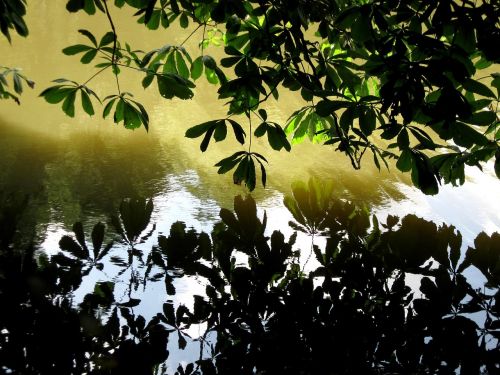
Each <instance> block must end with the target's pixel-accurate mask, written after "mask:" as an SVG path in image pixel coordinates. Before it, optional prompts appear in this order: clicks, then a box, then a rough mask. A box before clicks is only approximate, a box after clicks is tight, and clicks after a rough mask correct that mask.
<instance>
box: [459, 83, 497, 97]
mask: <svg viewBox="0 0 500 375" xmlns="http://www.w3.org/2000/svg"><path fill="white" fill-rule="evenodd" d="M462 87H463V88H464V89H466V90H467V91H470V92H473V93H475V94H479V95H482V96H486V97H488V98H493V99H495V98H496V96H495V94H494V93H493V91H491V89H490V88H489V87H488V86H486V85H485V84H483V83H481V82H479V81H475V80H473V79H470V78H469V79H467V80H466V81H465V82H464V83H463V84H462Z"/></svg>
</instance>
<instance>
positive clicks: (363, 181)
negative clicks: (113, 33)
mask: <svg viewBox="0 0 500 375" xmlns="http://www.w3.org/2000/svg"><path fill="white" fill-rule="evenodd" d="M50 3H51V2H44V1H39V2H33V4H30V6H29V9H28V11H29V13H28V17H27V23H28V25H29V27H30V34H31V35H30V36H29V38H27V39H21V38H18V37H14V38H13V42H12V46H10V45H9V44H8V43H7V41H6V40H3V39H2V40H1V44H0V56H2V61H1V63H2V65H6V66H11V67H14V66H15V67H22V69H23V73H24V74H26V75H27V76H28V77H29V78H30V79H32V80H34V81H35V82H36V88H35V90H28V91H26V92H25V93H24V94H23V95H22V97H21V105H20V106H18V105H16V104H15V103H13V102H10V101H2V103H1V105H0V149H1V150H2V158H1V159H0V191H1V192H2V194H3V196H4V197H8V196H10V195H16V196H27V197H28V204H27V207H26V209H25V212H24V213H23V216H22V218H21V223H22V226H21V229H20V230H21V235H20V238H21V239H31V238H32V237H33V236H34V238H35V243H36V245H37V249H38V250H39V251H41V252H45V253H47V254H49V255H55V254H56V253H57V252H58V251H59V244H58V243H59V240H60V239H61V237H62V236H64V235H66V234H72V230H71V228H72V225H73V224H74V223H75V222H78V221H81V222H82V223H83V226H84V228H85V233H90V231H91V230H92V228H93V226H94V225H95V224H96V223H97V222H106V223H107V224H108V227H111V225H110V218H111V216H112V215H116V214H117V212H118V208H119V206H120V203H121V202H122V200H123V199H124V198H133V199H135V198H138V197H144V198H150V199H151V200H152V202H153V205H154V209H153V213H152V218H151V224H150V225H149V226H148V230H151V235H150V236H149V237H148V239H146V240H145V241H143V243H141V244H140V245H137V249H139V250H141V249H144V251H146V250H145V249H148V248H149V249H151V247H152V246H153V245H155V244H157V237H158V236H159V235H166V236H168V234H169V231H170V227H171V225H172V224H173V223H174V222H177V221H182V222H184V223H186V224H187V226H188V227H192V228H194V229H195V230H196V231H198V232H200V231H205V232H210V231H211V229H212V227H213V226H214V225H215V223H217V222H218V221H220V218H219V212H220V209H221V208H228V209H233V202H234V197H235V196H237V195H239V194H241V195H246V194H247V190H246V189H245V188H243V187H241V186H238V185H234V184H233V183H232V178H231V176H230V175H218V174H217V169H216V168H215V167H214V164H215V163H216V162H218V161H219V160H220V159H222V158H223V157H226V156H228V155H229V154H231V153H232V152H234V151H236V150H239V145H238V144H237V143H236V142H234V143H231V142H224V144H212V145H211V146H210V148H209V149H208V151H207V152H205V153H202V152H201V151H200V150H199V143H198V140H191V139H187V138H185V137H184V133H185V131H186V130H187V129H188V128H189V127H190V126H193V125H195V124H197V123H200V122H203V121H207V120H208V119H214V118H218V117H221V116H223V115H224V114H225V110H224V108H223V107H222V106H221V103H220V101H219V100H217V93H216V88H215V87H214V86H211V85H210V84H209V83H207V82H202V80H200V81H198V82H197V84H198V87H197V88H196V91H195V99H193V100H191V101H181V100H173V101H166V100H162V99H161V98H160V96H159V95H158V94H157V92H156V91H155V89H148V90H146V91H144V90H143V89H142V87H141V86H140V78H139V77H135V76H134V75H133V73H128V72H127V73H125V76H124V79H123V81H122V85H123V86H124V87H123V90H126V91H130V92H133V93H135V94H136V95H137V97H138V98H140V101H141V102H142V103H144V104H145V106H146V107H147V109H148V111H149V113H150V118H151V123H150V130H149V132H146V131H145V130H144V129H143V128H141V129H138V130H135V131H130V130H126V129H124V128H122V127H121V126H117V125H115V124H113V123H112V122H111V121H110V120H103V119H102V118H101V116H100V115H99V114H97V115H95V116H94V117H92V118H89V117H88V116H87V115H86V114H84V113H82V111H77V115H76V117H75V118H73V119H72V118H69V117H66V116H65V115H64V113H63V112H62V111H61V109H60V108H59V106H58V105H50V104H48V103H46V102H45V101H44V100H43V99H42V98H40V97H38V94H39V93H40V91H41V90H43V89H44V88H45V87H48V86H49V85H50V81H51V80H52V79H55V78H60V77H65V78H68V79H74V80H76V81H84V80H86V79H87V78H89V77H90V76H91V75H92V72H91V71H90V69H87V68H86V67H83V66H82V65H81V64H80V63H79V62H78V59H77V58H74V57H73V58H72V57H68V56H64V55H63V54H62V53H61V50H62V49H63V48H64V47H66V46H68V45H71V44H76V43H78V42H79V41H80V38H81V35H80V34H78V33H77V29H80V28H86V29H92V30H96V33H97V34H100V33H101V34H102V33H104V32H105V31H107V30H106V23H105V22H104V21H103V19H102V17H88V16H86V15H84V14H80V13H78V14H71V15H70V14H68V13H67V12H66V11H65V9H64V7H62V6H58V7H55V6H53V5H49V4H50ZM129 18H130V13H127V11H125V10H124V11H123V14H118V13H117V14H116V23H117V30H118V33H119V34H120V36H121V37H122V38H123V39H124V40H128V41H129V42H130V44H131V45H132V46H133V47H137V48H141V49H144V50H148V49H152V48H155V47H160V46H162V45H164V44H179V43H181V42H182V41H183V40H184V38H185V36H186V35H185V33H184V32H183V31H182V30H180V29H179V30H178V29H174V30H171V31H169V32H168V33H167V32H163V33H162V32H153V31H149V30H147V29H145V28H144V27H141V26H140V25H132V24H131V23H130V21H129ZM48 20H50V21H48ZM186 48H188V49H189V50H190V51H193V53H194V54H195V51H196V48H197V47H196V41H194V40H193V41H189V42H188V44H187V46H186ZM91 87H92V88H94V89H95V91H97V92H98V93H101V94H103V95H104V94H105V93H108V92H109V93H111V91H112V90H113V78H112V77H111V76H107V77H106V78H105V79H99V80H96V81H95V82H92V85H91ZM301 102H302V100H301V98H299V97H297V96H295V95H294V94H292V93H283V95H282V97H281V99H280V101H279V102H271V103H269V105H268V106H267V110H268V113H269V114H270V116H272V118H273V120H274V121H276V122H278V123H281V124H284V123H285V122H286V119H287V118H288V116H289V115H290V114H291V113H292V112H293V111H294V110H296V109H297V108H299V107H300V106H301ZM256 150H257V151H259V152H261V153H263V154H265V155H266V157H268V160H269V169H268V176H269V177H268V184H267V186H266V188H265V189H264V188H262V187H259V186H258V187H257V189H256V190H255V191H254V192H253V193H252V196H253V198H254V199H255V201H256V204H257V207H258V208H259V216H260V217H262V215H263V212H264V211H265V212H266V214H267V217H268V232H269V234H270V233H271V231H273V230H280V231H281V232H282V233H284V235H285V237H286V238H289V237H290V236H291V235H292V233H293V232H294V231H293V230H292V228H290V227H289V225H288V222H289V221H291V220H293V216H292V214H291V213H290V212H289V211H288V210H287V208H286V207H285V206H284V204H283V198H284V197H285V196H286V195H290V194H291V185H292V183H293V182H294V181H297V180H300V181H308V180H309V178H310V177H316V178H318V179H319V180H323V181H330V182H332V183H333V189H334V195H335V197H336V198H341V199H347V200H350V201H352V202H354V203H356V204H357V205H360V206H366V207H368V208H369V209H370V210H371V212H372V213H374V214H376V215H377V216H378V217H379V219H380V221H381V222H385V218H386V217H387V216H388V215H390V214H392V215H398V216H400V217H403V216H405V215H407V214H415V215H417V216H419V217H422V218H425V219H427V220H431V221H434V222H435V223H437V224H441V223H446V224H448V225H453V226H455V227H456V228H457V229H458V230H459V231H460V232H461V233H462V236H463V245H462V247H463V249H465V248H466V247H467V246H472V244H473V241H474V239H475V238H476V236H477V235H478V234H479V233H480V232H482V231H484V232H486V234H488V235H491V234H492V233H493V232H500V214H499V213H500V200H499V199H498V197H499V196H500V181H499V180H498V179H497V178H496V177H495V175H494V171H493V167H492V165H486V166H485V167H484V171H483V172H481V171H479V170H477V169H473V168H468V169H467V179H466V183H465V184H464V185H463V186H460V187H451V186H442V187H441V188H440V193H439V194H437V195H436V196H426V195H424V194H423V193H421V192H420V191H419V190H418V189H416V188H414V187H413V186H412V185H411V180H410V177H409V176H408V175H407V174H406V175H405V174H401V173H400V172H398V171H397V169H396V168H395V166H394V165H393V166H392V168H391V170H390V171H387V170H384V169H383V170H380V171H379V170H378V169H376V167H375V166H374V164H373V163H372V162H371V160H366V161H365V162H364V164H363V166H362V168H361V170H359V171H355V170H353V168H352V167H351V164H350V162H349V160H348V159H347V158H346V157H345V156H344V155H340V154H338V153H335V152H334V151H333V149H332V148H329V147H328V146H321V145H317V144H310V143H308V142H305V143H302V144H298V145H294V146H293V147H292V151H291V152H290V153H287V152H285V151H284V150H282V151H281V152H275V151H272V150H269V148H265V144H264V143H262V144H259V143H258V142H257V144H256ZM495 197H497V198H495ZM153 223H154V226H153V225H152V224H153ZM23 231H24V232H23ZM106 236H107V237H106V238H111V237H113V235H108V234H107V235H106ZM115 237H116V236H115ZM325 243H326V240H325V239H324V238H323V239H322V238H319V239H317V244H318V245H320V247H323V246H325ZM297 244H298V246H299V247H302V248H307V249H308V248H309V247H310V238H309V237H308V236H307V235H305V234H299V236H298V239H297ZM118 246H122V247H123V248H125V249H126V248H127V246H128V245H126V244H122V245H118ZM308 256H309V251H307V252H305V253H304V254H300V260H299V263H301V264H303V263H304V262H305V260H306V259H307V258H308ZM108 272H109V270H108ZM470 277H471V278H472V279H471V280H470V282H471V284H472V285H473V286H474V287H478V286H481V285H482V282H483V278H482V276H481V275H480V274H479V273H478V272H477V273H471V274H470ZM102 278H103V275H102V273H100V271H98V270H97V269H94V270H93V271H92V273H90V275H89V277H88V278H87V279H86V280H85V282H84V283H83V284H82V287H81V289H80V290H79V292H78V293H77V294H76V297H75V298H76V300H77V301H78V302H80V301H81V300H82V298H83V296H84V295H85V294H86V293H88V292H91V291H92V290H93V289H94V284H95V282H97V281H99V280H101V279H102ZM476 278H477V279H476ZM176 287H177V293H176V296H175V299H173V301H174V303H175V304H176V305H178V304H179V301H181V302H182V303H185V304H187V305H188V306H192V305H191V304H192V302H186V301H188V300H190V298H191V296H192V295H193V294H203V293H204V288H205V285H204V284H203V283H202V282H201V281H199V280H198V279H196V278H194V279H192V280H187V281H186V280H183V281H182V282H181V281H179V283H178V284H176ZM163 289H164V286H163V284H162V285H160V286H157V285H154V286H152V287H151V288H150V289H148V291H147V293H145V294H143V295H140V293H138V294H137V295H134V296H132V297H137V296H138V295H140V298H141V299H142V300H143V302H142V303H141V305H140V307H139V310H138V311H139V312H140V313H142V314H143V315H144V316H145V317H146V319H149V318H151V316H152V314H153V312H156V311H158V308H160V309H161V305H162V304H163V303H164V300H161V299H158V297H156V296H157V295H158V294H161V293H162V291H163ZM126 291H127V285H126V283H124V285H121V286H117V290H115V292H116V294H117V295H118V294H120V293H125V294H126ZM129 292H130V291H129ZM124 297H126V295H124ZM128 297H129V298H131V296H130V293H129V296H128ZM172 298H173V297H172ZM126 299H127V298H124V300H123V301H120V302H124V301H125V300H126ZM196 329H198V327H196ZM191 334H192V336H193V337H196V332H194V333H193V332H191ZM173 350H174V351H175V349H173ZM197 350H198V349H197V346H193V345H192V343H189V344H188V351H187V352H181V351H176V354H175V355H174V356H173V358H174V359H173V360H172V361H173V362H179V361H185V362H189V360H190V357H192V356H193V355H196V351H197ZM193 353H194V354H193ZM171 358H172V357H171ZM173 362H172V363H173Z"/></svg>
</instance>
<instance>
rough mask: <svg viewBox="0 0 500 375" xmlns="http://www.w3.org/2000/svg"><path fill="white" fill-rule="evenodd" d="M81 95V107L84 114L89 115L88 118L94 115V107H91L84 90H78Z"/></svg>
mask: <svg viewBox="0 0 500 375" xmlns="http://www.w3.org/2000/svg"><path fill="white" fill-rule="evenodd" d="M80 91H81V95H82V107H83V110H84V111H85V112H87V113H88V114H89V116H93V115H94V113H95V112H94V107H93V106H92V102H91V101H90V97H89V96H88V94H87V93H86V92H85V91H84V90H80Z"/></svg>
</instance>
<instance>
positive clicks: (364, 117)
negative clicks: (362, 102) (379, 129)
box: [359, 107, 377, 136]
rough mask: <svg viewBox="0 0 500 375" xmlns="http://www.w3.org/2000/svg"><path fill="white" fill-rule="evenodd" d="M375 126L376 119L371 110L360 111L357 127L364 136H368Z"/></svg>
mask: <svg viewBox="0 0 500 375" xmlns="http://www.w3.org/2000/svg"><path fill="white" fill-rule="evenodd" d="M376 126H377V117H376V115H375V111H374V110H373V108H371V107H369V108H367V109H366V110H365V111H362V112H361V114H360V116H359V127H360V129H361V131H362V132H363V134H364V135H366V136H369V135H371V134H372V133H373V131H374V130H375V127H376Z"/></svg>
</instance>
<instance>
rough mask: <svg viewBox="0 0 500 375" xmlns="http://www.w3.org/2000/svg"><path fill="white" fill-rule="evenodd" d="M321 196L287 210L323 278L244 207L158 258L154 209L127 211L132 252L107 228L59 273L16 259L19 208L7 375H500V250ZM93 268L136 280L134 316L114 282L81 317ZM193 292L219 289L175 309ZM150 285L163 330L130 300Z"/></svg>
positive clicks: (178, 230)
mask: <svg viewBox="0 0 500 375" xmlns="http://www.w3.org/2000/svg"><path fill="white" fill-rule="evenodd" d="M322 186H324V187H325V189H326V188H328V187H327V185H321V184H317V183H314V182H310V183H309V184H299V185H296V189H295V190H297V191H296V192H294V196H293V197H289V198H286V199H287V207H292V209H295V212H292V213H293V216H294V219H295V220H296V221H297V223H295V227H296V228H297V229H300V228H304V230H307V228H309V227H310V228H313V227H314V228H316V229H317V230H320V229H321V231H322V232H323V233H325V235H326V237H327V241H326V246H325V247H324V249H320V248H319V247H318V246H314V247H313V251H314V255H315V258H316V262H315V265H314V267H313V270H312V271H310V272H304V270H303V269H301V265H300V264H298V262H297V261H296V254H295V251H296V250H295V249H294V244H295V235H292V236H291V237H290V238H288V239H286V238H285V237H284V235H283V234H282V233H280V232H278V231H274V232H272V234H270V235H268V234H267V233H268V231H266V226H267V218H266V216H265V215H264V217H263V218H259V217H258V215H257V208H256V204H255V201H254V200H253V199H252V198H251V197H250V196H247V197H241V196H238V197H236V198H235V200H234V211H230V210H227V209H222V210H221V212H220V217H221V220H222V221H221V222H220V223H219V224H216V225H215V226H214V228H213V231H212V233H211V235H210V236H209V235H208V234H206V233H198V232H196V231H195V230H194V229H188V228H186V225H185V224H183V223H180V222H177V223H174V224H173V225H172V227H171V229H170V233H169V234H168V236H159V238H158V242H157V245H155V246H153V247H152V249H151V250H150V251H148V252H147V253H143V252H142V251H139V250H137V249H136V248H135V247H134V244H135V243H136V242H137V241H140V240H141V238H143V236H148V235H150V233H147V232H148V231H147V228H148V227H149V226H150V225H151V224H150V218H151V211H152V206H151V204H152V203H149V202H150V201H149V202H148V201H146V200H133V201H131V200H127V201H124V203H123V204H122V206H121V208H120V215H119V216H118V217H117V218H116V219H115V221H114V222H115V226H116V228H117V230H118V233H119V234H120V235H121V237H122V242H123V243H124V244H126V246H128V250H126V251H125V252H124V251H123V249H124V247H123V246H122V245H120V244H119V241H118V242H117V243H114V244H113V243H110V244H108V245H107V246H103V243H104V238H105V228H104V225H103V224H101V223H98V224H96V225H95V227H94V228H93V230H92V231H91V233H90V236H89V237H87V238H90V240H88V239H86V238H85V234H84V233H83V229H82V226H81V224H76V225H75V227H74V233H75V234H74V236H65V237H63V238H62V239H61V241H60V248H61V252H60V253H58V254H57V255H54V256H52V257H51V258H50V259H49V258H48V257H47V256H45V255H40V256H38V257H37V258H34V257H33V250H32V247H27V248H24V249H13V246H12V245H11V244H12V238H13V234H14V232H15V231H14V230H12V226H10V227H9V225H8V224H9V223H12V222H13V220H14V219H15V216H10V215H9V214H7V213H8V212H9V210H8V209H7V208H8V207H6V209H4V212H5V214H4V215H3V216H1V220H2V221H1V223H0V225H1V228H2V231H1V232H0V233H1V234H2V239H1V241H0V243H1V244H2V247H1V253H0V256H1V260H0V291H1V293H0V305H1V306H3V308H2V309H0V348H1V350H0V364H1V366H2V371H4V372H6V373H33V374H49V373H50V374H54V373H60V374H70V373H89V374H132V373H133V374H159V373H169V374H173V373H175V374H246V373H251V374H254V373H258V374H350V373H353V374H360V373H363V374H370V373H373V374H380V373H384V374H385V373H390V374H408V373H455V372H460V373H463V374H474V373H481V372H488V373H492V374H493V373H496V372H498V370H499V369H500V354H499V353H500V351H499V350H498V349H499V341H498V339H499V336H500V334H499V328H500V320H499V319H498V317H499V314H500V292H499V289H498V287H499V284H500V257H499V254H500V235H499V234H497V233H494V234H493V235H491V236H488V235H486V234H485V233H480V234H479V235H478V236H477V238H476V240H475V242H474V246H473V247H469V248H468V249H467V251H466V252H465V253H464V254H462V253H461V247H462V238H461V235H460V233H459V232H458V231H457V230H455V228H454V227H452V226H447V225H445V224H442V225H439V226H438V225H436V224H435V223H432V222H429V221H426V220H423V219H420V218H418V217H416V216H413V215H408V216H406V217H404V218H402V219H399V218H396V217H394V216H389V217H388V218H387V220H386V222H385V223H380V222H379V221H378V220H377V218H376V217H374V216H373V217H370V215H369V212H368V211H367V210H364V209H359V208H357V207H356V206H354V205H352V204H351V203H349V202H345V201H341V200H338V199H331V200H326V199H325V197H324V194H325V192H322V191H320V190H321V189H322ZM318 189H319V190H318ZM295 193H297V194H295ZM306 202H307V204H306ZM10 211H11V212H15V210H12V209H11V210H10ZM319 211H321V215H320V212H319ZM319 223H320V225H319ZM313 224H314V225H313ZM316 224H318V225H316ZM310 228H309V229H310ZM120 246H121V247H120ZM114 248H116V249H117V250H120V251H117V252H115V253H113V249H114ZM117 253H118V255H117ZM113 254H114V255H113ZM134 258H137V259H139V266H138V267H135V268H134V267H132V265H133V262H134ZM113 263H114V264H113ZM113 267H114V268H113ZM469 267H474V268H476V269H477V270H479V271H480V272H481V274H482V275H483V276H484V278H485V283H484V288H482V289H474V288H473V287H472V286H471V285H470V280H468V279H467V278H466V277H465V276H464V271H465V270H466V269H467V268H469ZM92 268H97V269H100V270H102V269H104V270H107V271H108V272H110V271H113V272H114V271H116V272H117V274H118V275H121V274H123V272H124V270H127V269H132V271H133V272H131V278H130V280H129V282H128V283H125V284H126V286H125V288H126V289H127V290H128V296H127V297H126V298H125V300H121V298H122V297H120V295H119V294H117V293H116V291H115V289H116V288H115V286H116V283H118V282H119V277H118V276H117V275H114V276H113V277H112V276H111V275H109V279H108V280H99V281H97V282H95V285H94V289H93V291H92V292H90V293H88V294H86V295H85V297H84V298H83V299H82V301H81V302H80V303H79V304H77V303H76V302H75V299H74V293H75V292H76V291H77V290H78V289H79V288H80V286H81V285H82V281H83V280H84V279H85V278H86V277H88V276H87V275H88V274H89V272H90V271H89V269H92ZM104 275H108V274H107V273H106V274H104ZM194 276H196V277H197V278H199V279H203V280H205V282H206V289H205V295H202V296H200V295H194V296H193V300H194V302H193V304H192V307H187V306H186V304H184V303H183V304H179V303H174V302H172V301H171V300H169V299H168V298H169V297H168V296H169V295H170V296H172V295H175V294H176V284H177V283H178V281H179V280H180V279H182V278H190V277H194ZM410 279H412V280H417V283H418V285H419V286H418V289H417V287H415V286H414V287H412V286H410ZM139 282H141V283H142V285H143V286H144V288H147V287H148V286H151V285H152V283H156V282H162V283H164V285H165V291H166V294H165V295H164V296H163V297H162V298H163V300H164V301H165V303H163V305H162V308H161V311H158V312H156V313H155V314H152V317H151V319H149V320H147V319H146V318H144V317H143V316H142V315H141V314H139V313H138V312H137V310H138V309H137V308H136V307H137V306H139V305H140V304H141V303H142V301H141V299H140V298H132V293H131V291H132V290H134V293H135V294H134V296H135V297H137V295H136V294H137V290H138V289H137V285H138V283H139ZM124 296H125V295H124ZM134 308H135V309H134ZM196 325H199V327H203V331H202V334H201V335H200V336H199V337H198V338H191V337H190V336H189V333H188V329H189V328H190V327H191V326H196ZM190 342H191V343H192V342H196V343H198V344H199V347H200V352H199V357H198V358H192V363H189V364H183V365H180V364H179V366H178V367H177V366H175V367H168V368H167V366H166V360H167V359H168V357H169V350H170V351H172V350H176V348H180V349H184V348H185V347H186V345H187V344H188V343H190ZM49 343H50V344H49ZM174 360H175V358H174ZM169 361H170V362H172V358H170V360H169ZM170 362H169V363H170Z"/></svg>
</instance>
